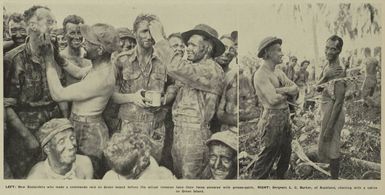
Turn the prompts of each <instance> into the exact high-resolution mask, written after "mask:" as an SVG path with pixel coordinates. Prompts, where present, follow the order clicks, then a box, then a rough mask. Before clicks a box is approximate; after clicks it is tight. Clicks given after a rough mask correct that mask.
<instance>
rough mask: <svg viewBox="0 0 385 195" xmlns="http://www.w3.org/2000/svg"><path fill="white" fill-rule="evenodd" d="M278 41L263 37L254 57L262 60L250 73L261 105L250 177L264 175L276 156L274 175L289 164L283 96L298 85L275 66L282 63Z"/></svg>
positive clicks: (288, 131)
mask: <svg viewBox="0 0 385 195" xmlns="http://www.w3.org/2000/svg"><path fill="white" fill-rule="evenodd" d="M281 44H282V40H281V39H279V38H276V37H267V38H265V39H263V40H262V41H261V43H260V45H259V48H258V57H259V58H263V60H264V62H263V64H262V66H261V67H260V68H259V69H258V70H257V72H255V74H254V88H255V92H256V94H257V96H258V98H259V100H260V102H261V104H262V105H263V113H262V116H261V118H260V121H259V123H258V127H259V128H258V131H261V132H260V133H261V135H262V137H261V144H262V149H261V152H260V153H259V155H258V160H257V161H256V163H255V165H254V169H253V172H252V178H254V179H267V178H268V177H269V173H270V170H271V168H272V167H273V164H274V162H275V160H276V159H277V158H278V159H279V161H278V164H277V178H280V179H282V178H284V175H285V172H286V170H287V169H288V167H289V161H290V155H291V139H292V136H291V127H290V118H289V107H288V103H287V97H288V96H293V95H296V94H297V93H298V87H297V85H295V83H294V82H293V81H291V80H290V79H289V78H288V77H287V76H286V75H285V73H284V72H282V71H281V70H280V69H278V68H275V67H276V66H277V65H278V64H280V63H282V56H283V54H282V51H281Z"/></svg>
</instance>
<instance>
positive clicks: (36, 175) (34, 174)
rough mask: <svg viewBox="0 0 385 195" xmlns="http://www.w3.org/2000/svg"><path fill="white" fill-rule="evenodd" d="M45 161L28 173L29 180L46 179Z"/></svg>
mask: <svg viewBox="0 0 385 195" xmlns="http://www.w3.org/2000/svg"><path fill="white" fill-rule="evenodd" d="M45 178H46V176H45V169H44V161H40V162H38V163H37V164H35V165H34V166H33V167H32V169H31V170H30V172H29V173H28V177H27V179H45Z"/></svg>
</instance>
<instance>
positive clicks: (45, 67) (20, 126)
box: [3, 6, 238, 179]
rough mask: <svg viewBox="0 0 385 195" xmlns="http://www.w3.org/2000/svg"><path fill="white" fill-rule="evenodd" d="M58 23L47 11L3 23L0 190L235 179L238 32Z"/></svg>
mask: <svg viewBox="0 0 385 195" xmlns="http://www.w3.org/2000/svg"><path fill="white" fill-rule="evenodd" d="M56 23H57V22H56V19H55V16H54V14H53V13H52V11H51V10H50V9H49V8H48V7H45V6H32V7H31V8H29V9H27V10H25V11H24V13H23V14H12V15H11V16H10V17H9V19H8V20H7V22H6V26H7V28H8V33H4V34H5V35H6V34H9V37H3V39H4V45H3V48H4V65H3V66H4V111H5V112H4V113H5V114H4V117H5V118H4V126H5V139H4V140H5V143H4V144H5V147H4V148H5V149H4V153H5V155H4V156H5V165H4V167H5V172H4V173H5V178H16V179H22V178H27V179H91V178H93V179H175V178H177V179H235V178H236V177H237V147H238V145H237V143H238V138H237V135H238V133H237V119H238V118H237V117H238V113H237V112H238V104H237V98H238V95H237V90H238V85H237V80H238V78H237V75H238V74H237V72H238V70H237V69H233V68H230V63H231V62H232V61H233V59H235V58H236V56H237V39H238V38H237V36H238V35H237V31H233V32H231V33H229V34H226V35H223V36H221V37H219V36H218V33H217V31H216V30H215V29H213V28H212V27H211V26H209V25H206V24H198V25H196V26H195V27H194V28H193V29H191V30H189V31H186V32H183V33H173V34H171V35H169V36H168V37H166V35H165V32H164V30H163V25H162V23H161V22H160V20H159V18H158V17H157V16H155V15H151V14H141V15H138V16H137V17H136V19H135V21H134V24H133V28H132V30H129V29H128V28H127V27H124V28H115V27H113V26H111V25H109V24H103V23H97V24H94V25H86V24H85V21H84V20H83V18H82V17H80V16H77V15H69V16H67V17H66V18H65V19H64V21H63V23H62V24H63V28H62V29H57V28H56Z"/></svg>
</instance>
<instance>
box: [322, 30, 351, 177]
mask: <svg viewBox="0 0 385 195" xmlns="http://www.w3.org/2000/svg"><path fill="white" fill-rule="evenodd" d="M342 46H343V40H342V39H341V38H340V37H338V36H336V35H333V36H331V37H330V38H329V39H328V40H327V41H326V48H325V55H326V58H327V64H326V65H325V66H324V69H323V71H322V73H321V75H320V78H321V79H320V81H319V82H318V86H320V85H321V84H323V85H324V87H317V90H318V91H322V99H321V133H320V139H319V145H318V155H319V158H320V161H321V162H325V163H330V173H331V177H332V179H338V175H339V164H340V163H339V162H340V160H339V157H340V143H341V141H340V134H341V130H342V128H343V126H344V123H345V112H344V109H343V104H344V98H345V90H346V86H345V85H346V84H345V82H344V81H343V80H335V79H338V78H342V77H344V75H345V73H344V71H343V68H342V67H341V65H340V60H339V55H340V53H341V50H342ZM325 85H326V86H325Z"/></svg>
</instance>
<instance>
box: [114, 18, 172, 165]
mask: <svg viewBox="0 0 385 195" xmlns="http://www.w3.org/2000/svg"><path fill="white" fill-rule="evenodd" d="M155 19H156V16H155V15H149V14H142V15H139V16H137V17H136V19H135V22H134V25H133V31H134V34H135V37H136V42H137V45H136V47H135V48H134V49H132V50H129V51H126V52H121V53H120V54H118V55H117V56H116V59H115V60H114V62H115V66H116V69H117V71H118V78H117V83H118V84H119V86H118V87H117V88H116V90H115V92H114V94H113V96H112V100H113V101H114V103H116V104H120V108H119V114H118V118H119V119H120V121H121V125H120V131H121V132H126V133H132V132H131V131H132V130H133V129H136V130H137V131H140V132H141V133H144V134H146V135H148V136H149V137H150V138H151V139H152V149H151V155H152V156H153V157H154V158H155V160H157V161H158V162H160V159H161V157H162V150H163V144H164V138H165V127H164V119H165V117H166V112H167V109H165V107H164V105H166V104H168V103H169V102H171V101H172V100H173V97H175V90H173V91H169V89H167V91H166V90H165V89H166V85H165V84H166V80H167V74H166V66H165V64H164V61H162V60H161V59H160V58H159V55H158V54H157V53H156V52H154V49H153V45H154V40H153V38H152V36H151V34H150V31H149V25H150V22H151V21H152V20H155ZM148 91H153V92H155V93H164V92H165V91H166V93H165V96H164V100H165V101H161V105H156V106H152V105H151V104H150V100H149V99H148V98H145V96H147V95H145V93H147V92H148ZM147 97H148V96H147ZM134 127H135V128H134Z"/></svg>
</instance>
